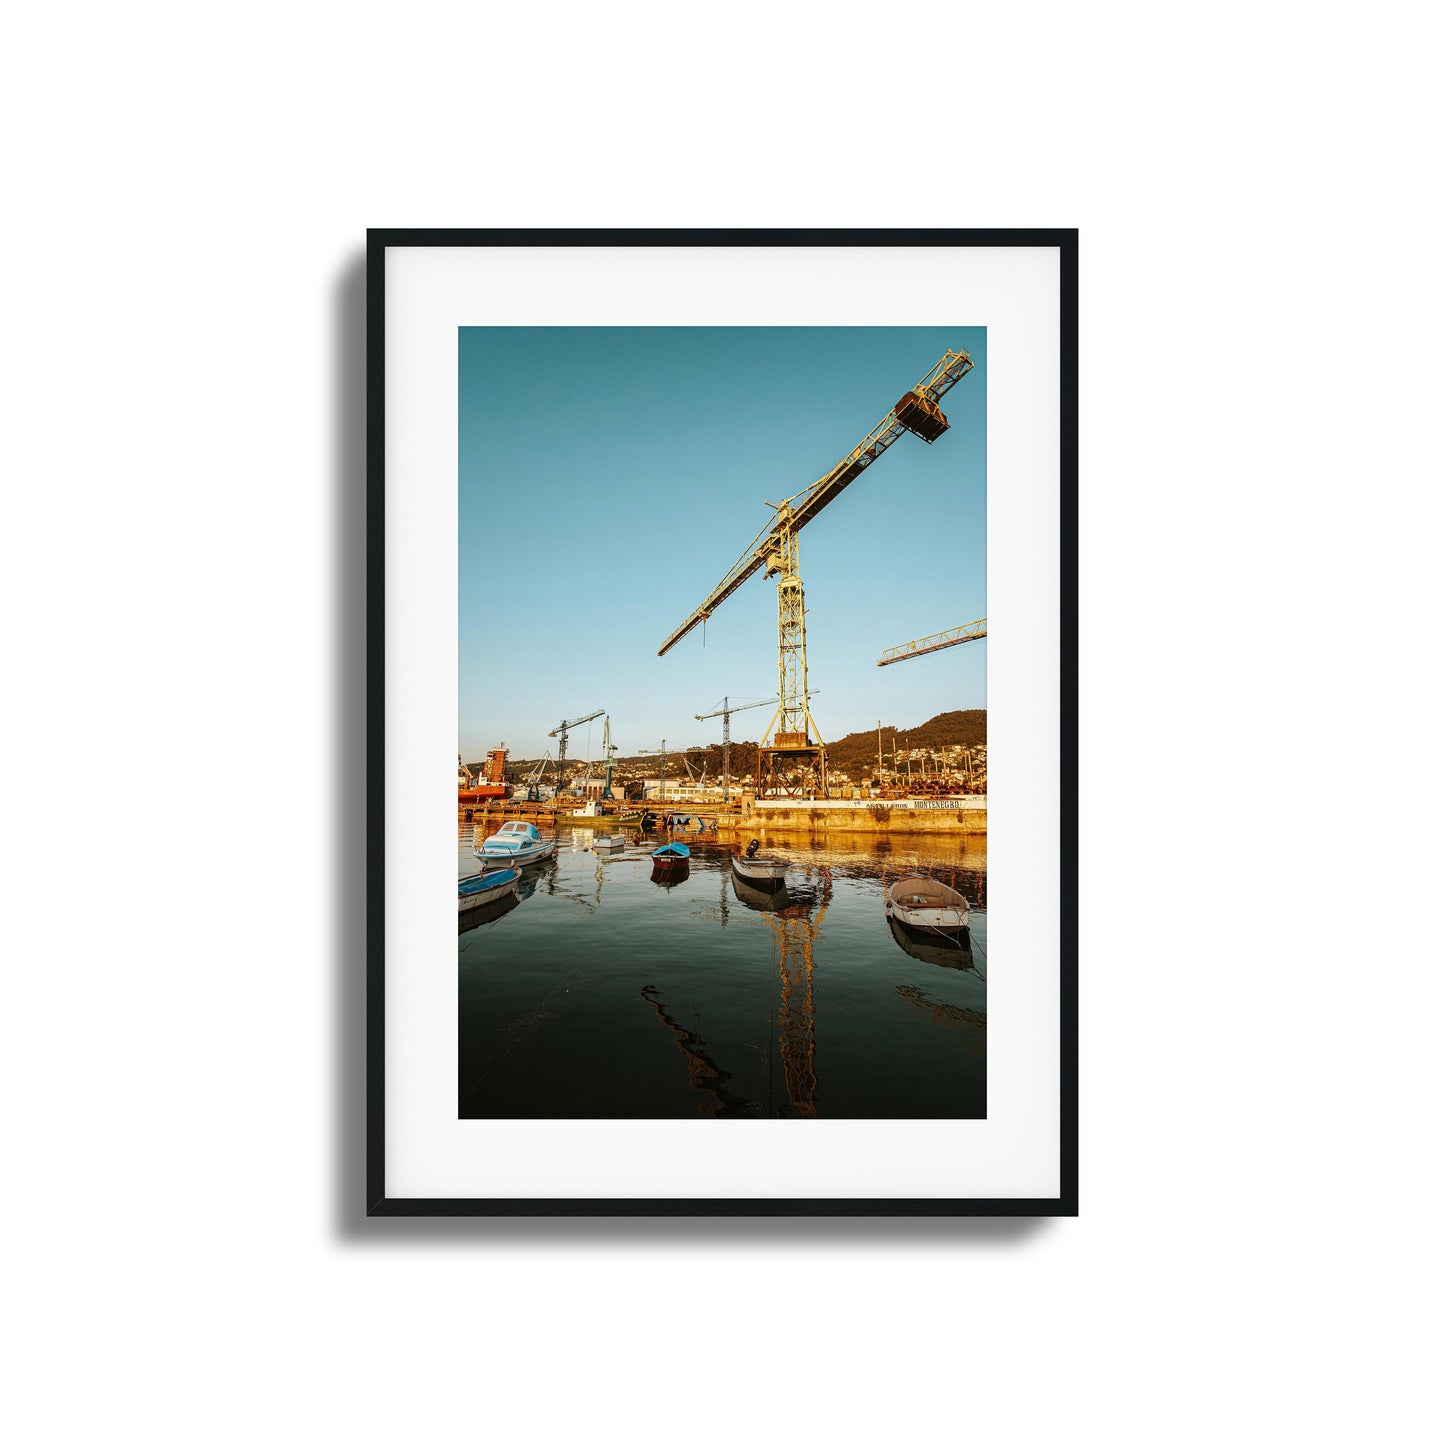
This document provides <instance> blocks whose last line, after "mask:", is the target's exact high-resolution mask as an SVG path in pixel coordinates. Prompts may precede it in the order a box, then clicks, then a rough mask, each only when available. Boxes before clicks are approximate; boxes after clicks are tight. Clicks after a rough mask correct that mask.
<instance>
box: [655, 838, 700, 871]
mask: <svg viewBox="0 0 1445 1445" xmlns="http://www.w3.org/2000/svg"><path fill="white" fill-rule="evenodd" d="M691 857H692V850H691V849H690V848H689V847H688V846H687V844H686V843H664V844H663V845H662V847H661V848H654V849H653V850H652V866H653V867H654V868H680V867H682V866H683V865H685V864H686V862H687V860H688V859H689V858H691Z"/></svg>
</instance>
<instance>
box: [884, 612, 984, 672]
mask: <svg viewBox="0 0 1445 1445" xmlns="http://www.w3.org/2000/svg"><path fill="white" fill-rule="evenodd" d="M987 636H988V618H987V617H980V618H979V619H978V621H977V622H965V623H964V624H963V625H962V626H961V627H950V628H949V629H948V630H947V631H946V632H934V633H932V634H930V635H929V636H928V637H918V638H915V639H914V640H913V641H912V642H903V643H900V644H899V645H898V646H897V647H890V648H889V649H888V650H887V651H886V652H885V653H884V654H883V656H882V657H880V658H879V659H878V666H879V667H887V666H888V664H889V663H890V662H907V661H908V660H909V658H911V657H922V656H923V655H924V654H925V653H928V652H942V651H943V649H944V648H945V647H957V646H958V644H959V643H960V642H977V641H979V640H980V639H981V638H984V637H987Z"/></svg>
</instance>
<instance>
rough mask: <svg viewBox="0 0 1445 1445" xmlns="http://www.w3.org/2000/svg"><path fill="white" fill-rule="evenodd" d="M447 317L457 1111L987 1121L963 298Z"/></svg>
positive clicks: (974, 407)
mask: <svg viewBox="0 0 1445 1445" xmlns="http://www.w3.org/2000/svg"><path fill="white" fill-rule="evenodd" d="M458 348H459V353H458V363H459V365H458V378H459V395H458V417H459V426H458V522H459V527H458V534H459V557H458V562H459V595H458V609H459V610H458V623H459V628H458V639H459V645H458V704H459V717H458V744H457V746H458V756H457V819H456V830H457V922H458V956H457V969H458V977H457V1045H458V1057H457V1116H458V1117H459V1118H461V1119H508V1118H515V1119H548V1118H552V1119H666V1118H805V1119H806V1118H851V1119H887V1118H897V1119H982V1118H986V1117H987V1113H988V1067H987V1064H988V1049H987V1041H988V1029H987V1019H988V1008H987V999H988V968H989V958H988V887H987V883H988V867H987V860H988V851H987V840H988V821H987V820H988V735H987V695H986V650H987V631H988V629H987V594H986V576H985V557H986V505H987V486H986V459H987V436H986V426H985V422H986V410H987V408H986V398H987V336H986V333H985V331H984V329H983V328H982V327H977V326H964V325H960V326H956V327H787V328H781V327H671V328H650V327H589V328H567V327H535V328H534V327H462V328H460V329H459V333H458ZM1005 966H1007V965H1006V960H1005Z"/></svg>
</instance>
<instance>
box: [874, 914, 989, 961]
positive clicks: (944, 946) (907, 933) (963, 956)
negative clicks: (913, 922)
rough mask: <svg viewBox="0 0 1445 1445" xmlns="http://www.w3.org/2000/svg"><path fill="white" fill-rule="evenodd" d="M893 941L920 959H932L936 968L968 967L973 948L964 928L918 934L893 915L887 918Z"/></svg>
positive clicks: (971, 958)
mask: <svg viewBox="0 0 1445 1445" xmlns="http://www.w3.org/2000/svg"><path fill="white" fill-rule="evenodd" d="M887 923H888V931H889V933H891V934H892V935H893V941H894V943H896V944H897V945H898V946H899V948H901V949H902V950H903V951H904V953H906V954H908V955H909V957H911V958H916V959H918V960H920V961H921V962H923V963H936V964H937V965H938V966H939V967H940V968H972V967H973V949H972V947H971V946H970V944H969V937H968V930H967V929H966V928H965V929H962V930H961V931H959V932H958V933H937V934H921V933H919V932H918V931H917V930H916V929H912V928H908V927H906V926H905V925H904V924H902V923H900V922H899V921H898V920H897V919H896V918H890V919H888V920H887Z"/></svg>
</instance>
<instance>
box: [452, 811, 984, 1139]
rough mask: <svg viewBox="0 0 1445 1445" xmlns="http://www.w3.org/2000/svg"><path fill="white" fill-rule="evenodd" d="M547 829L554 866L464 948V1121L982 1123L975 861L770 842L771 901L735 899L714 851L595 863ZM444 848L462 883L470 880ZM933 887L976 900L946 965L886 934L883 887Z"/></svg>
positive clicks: (977, 847)
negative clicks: (782, 877) (780, 874)
mask: <svg viewBox="0 0 1445 1445" xmlns="http://www.w3.org/2000/svg"><path fill="white" fill-rule="evenodd" d="M593 836H594V835H593V834H592V832H591V831H590V830H586V829H580V828H578V829H569V828H563V829H561V830H559V834H558V838H559V848H558V855H557V859H556V861H555V863H545V864H541V865H538V866H536V867H533V868H530V869H528V870H526V871H525V872H524V874H523V878H522V885H521V887H520V888H519V890H518V898H517V899H508V900H505V901H504V902H502V903H501V904H495V905H492V906H491V907H489V908H487V909H485V910H481V911H480V913H479V914H474V915H472V916H471V918H470V919H468V920H467V922H466V923H465V924H464V925H463V931H461V932H460V934H459V936H458V965H459V985H458V1004H459V1008H458V1022H459V1030H458V1064H459V1102H458V1116H459V1117H460V1118H463V1119H482V1118H489V1119H490V1118H512V1119H546V1118H572V1119H576V1118H590V1119H659V1118H698V1117H709V1118H777V1117H785V1118H796V1117H805V1118H811V1117H818V1118H844V1119H863V1118H871V1119H881V1118H914V1119H918V1118H951V1119H977V1118H983V1117H986V1113H987V1109H986V1087H987V1067H986V1063H987V1049H986V1045H987V1003H986V997H987V987H986V978H987V974H988V961H987V944H988V933H987V928H988V924H987V909H986V905H987V843H986V840H985V839H983V838H980V837H969V838H966V839H965V838H963V837H961V836H960V837H957V838H955V837H933V836H919V837H912V838H902V837H897V838H881V839H875V838H872V837H858V838H850V839H844V840H841V841H840V840H838V839H836V838H829V839H828V841H827V843H826V845H825V844H824V843H823V841H822V840H821V839H819V840H817V841H816V842H811V841H810V840H808V839H798V840H789V841H775V842H774V843H772V844H770V845H769V849H768V851H770V852H776V853H782V854H786V855H787V856H788V857H789V858H790V859H791V860H793V866H792V867H790V869H789V874H788V888H787V891H786V892H785V893H784V894H781V895H776V896H775V895H769V894H767V893H765V892H761V891H759V890H756V889H754V888H751V887H749V886H748V885H746V884H744V883H742V882H741V881H740V880H736V879H735V878H734V877H733V874H732V869H731V866H730V864H729V861H728V859H729V854H730V852H731V851H732V850H731V849H730V848H729V846H728V845H727V844H720V843H718V842H711V843H705V842H697V841H694V840H693V839H691V838H689V839H687V840H686V841H687V842H688V845H689V847H690V848H691V849H692V859H691V863H690V865H689V866H688V868H687V869H686V871H685V872H683V873H682V874H681V875H680V876H673V877H662V876H660V875H655V874H654V870H653V868H652V860H651V857H650V853H651V850H652V849H653V848H655V847H657V846H658V844H659V842H661V841H663V840H661V839H649V840H648V841H647V842H646V843H644V844H642V845H641V846H629V847H628V848H626V849H625V850H624V851H622V852H620V853H615V854H609V855H599V854H598V853H595V852H593V851H592V841H593ZM472 846H473V844H472V829H471V827H470V826H462V827H460V828H459V830H458V849H457V861H458V873H459V874H461V873H472V872H475V871H476V870H477V867H478V863H477V860H476V859H475V858H474V857H473V856H472ZM907 873H926V874H929V875H931V876H933V877H935V878H939V879H941V880H942V881H943V882H945V883H949V884H951V885H952V886H953V887H955V888H957V889H958V891H959V892H960V893H962V894H963V895H964V896H965V897H966V898H967V899H968V900H969V905H970V908H971V909H972V914H971V926H970V929H969V934H968V940H967V943H966V944H965V945H964V946H962V947H960V946H959V945H958V944H957V943H954V942H952V941H950V940H947V939H944V938H924V939H919V938H916V937H914V936H912V935H909V934H906V933H904V932H903V931H902V930H899V929H897V928H890V926H889V922H888V920H887V918H886V917H885V915H884V911H883V901H884V889H885V887H886V885H887V883H889V882H892V881H894V880H895V879H897V878H899V877H900V876H903V875H904V874H907Z"/></svg>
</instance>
